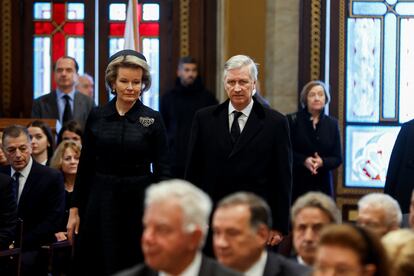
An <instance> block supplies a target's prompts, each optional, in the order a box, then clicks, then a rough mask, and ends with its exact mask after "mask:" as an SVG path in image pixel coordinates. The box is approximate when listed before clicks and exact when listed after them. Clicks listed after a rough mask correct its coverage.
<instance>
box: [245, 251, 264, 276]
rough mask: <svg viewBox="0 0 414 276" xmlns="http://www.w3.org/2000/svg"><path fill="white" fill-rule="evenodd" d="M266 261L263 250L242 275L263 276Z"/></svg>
mask: <svg viewBox="0 0 414 276" xmlns="http://www.w3.org/2000/svg"><path fill="white" fill-rule="evenodd" d="M266 261H267V252H266V250H263V252H262V254H261V255H260V258H259V259H258V260H257V262H255V263H254V264H253V265H252V266H251V267H250V268H249V269H248V270H247V271H246V272H245V273H244V276H263V273H264V270H265V266H266Z"/></svg>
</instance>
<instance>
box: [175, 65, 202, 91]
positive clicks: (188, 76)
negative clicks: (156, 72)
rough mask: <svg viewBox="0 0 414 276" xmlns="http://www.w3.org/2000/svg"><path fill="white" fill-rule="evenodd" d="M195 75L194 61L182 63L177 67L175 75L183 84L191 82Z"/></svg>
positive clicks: (196, 73) (196, 72) (186, 84)
mask: <svg viewBox="0 0 414 276" xmlns="http://www.w3.org/2000/svg"><path fill="white" fill-rule="evenodd" d="M197 75H198V71H197V64H195V63H183V64H181V65H180V66H179V67H178V70H177V76H178V77H179V78H180V80H181V84H182V85H183V86H189V85H191V84H193V83H194V81H195V79H196V78H197Z"/></svg>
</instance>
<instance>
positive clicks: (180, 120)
mask: <svg viewBox="0 0 414 276" xmlns="http://www.w3.org/2000/svg"><path fill="white" fill-rule="evenodd" d="M215 104H217V100H216V98H215V97H214V96H213V95H212V94H211V93H210V92H209V91H207V90H206V89H205V88H204V86H203V84H202V83H201V80H200V78H199V77H198V78H196V80H195V81H194V83H193V85H190V86H188V87H184V86H183V85H182V84H181V81H180V79H179V78H177V80H176V84H175V87H174V88H173V89H172V90H170V91H168V92H167V93H166V94H165V95H164V96H162V97H161V102H160V112H161V114H162V117H163V119H164V123H165V127H166V129H167V135H168V144H169V149H170V162H171V169H172V173H173V175H174V177H178V178H183V176H184V169H185V160H186V158H187V154H188V153H187V152H188V142H189V140H190V132H191V123H192V120H193V117H194V114H195V113H196V111H198V110H199V109H201V108H203V107H207V106H210V105H215Z"/></svg>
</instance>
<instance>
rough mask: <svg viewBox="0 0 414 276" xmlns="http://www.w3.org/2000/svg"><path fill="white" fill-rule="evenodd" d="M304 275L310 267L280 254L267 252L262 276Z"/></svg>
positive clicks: (307, 273) (308, 273)
mask: <svg viewBox="0 0 414 276" xmlns="http://www.w3.org/2000/svg"><path fill="white" fill-rule="evenodd" d="M291 275H295V276H305V275H310V269H309V268H308V267H306V266H304V265H300V264H298V263H296V262H294V261H292V260H289V259H287V258H285V257H283V256H281V255H278V254H275V253H272V252H268V253H267V260H266V265H265V270H264V272H263V276H291Z"/></svg>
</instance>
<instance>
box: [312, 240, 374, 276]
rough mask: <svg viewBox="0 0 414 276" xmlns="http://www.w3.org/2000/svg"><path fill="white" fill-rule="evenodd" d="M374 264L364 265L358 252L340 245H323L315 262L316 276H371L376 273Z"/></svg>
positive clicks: (317, 253)
mask: <svg viewBox="0 0 414 276" xmlns="http://www.w3.org/2000/svg"><path fill="white" fill-rule="evenodd" d="M374 273H375V269H373V265H368V266H364V265H362V264H361V262H360V260H359V256H358V254H357V253H356V252H355V251H354V250H352V249H350V248H346V247H343V246H339V245H321V246H320V247H319V248H318V250H317V252H316V258H315V263H314V274H313V275H314V276H327V275H337V276H370V275H374Z"/></svg>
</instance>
